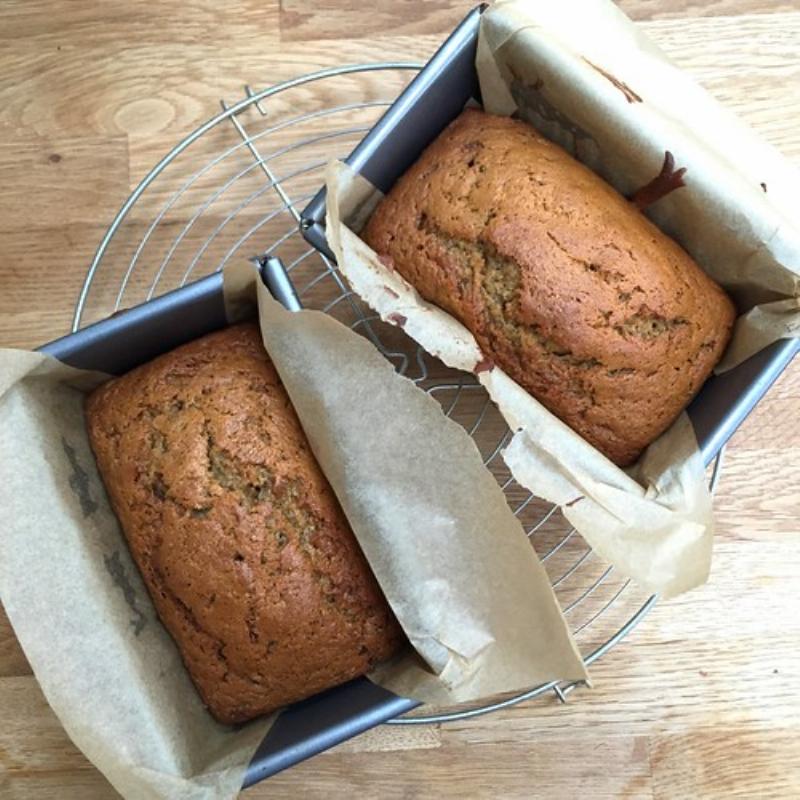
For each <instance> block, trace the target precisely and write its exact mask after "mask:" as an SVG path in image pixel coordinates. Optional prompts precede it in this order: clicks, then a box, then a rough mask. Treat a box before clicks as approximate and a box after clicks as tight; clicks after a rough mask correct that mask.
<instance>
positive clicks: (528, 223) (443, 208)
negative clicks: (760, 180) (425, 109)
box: [363, 110, 735, 465]
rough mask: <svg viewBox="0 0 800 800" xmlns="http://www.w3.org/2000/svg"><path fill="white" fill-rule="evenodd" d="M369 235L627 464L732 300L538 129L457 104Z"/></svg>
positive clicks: (554, 406)
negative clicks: (461, 109) (456, 114)
mask: <svg viewBox="0 0 800 800" xmlns="http://www.w3.org/2000/svg"><path fill="white" fill-rule="evenodd" d="M363 238H364V240H365V241H366V242H367V243H368V244H369V245H370V246H371V247H372V248H373V250H375V251H376V252H377V253H378V254H379V255H380V256H382V257H384V258H386V259H387V263H391V264H393V265H394V267H395V268H396V269H397V271H398V272H399V273H400V274H401V275H402V276H403V277H404V278H406V280H408V281H409V282H410V283H411V284H413V285H414V286H415V287H416V289H417V290H418V291H419V293H420V294H421V295H422V296H423V297H424V298H425V299H427V300H429V301H431V302H433V303H436V304H437V305H438V306H440V307H441V308H443V309H444V310H445V311H447V312H448V313H450V314H452V315H453V316H454V317H456V318H457V319H459V320H460V321H461V322H462V323H463V324H464V325H465V326H466V327H467V328H469V330H470V331H472V333H473V335H474V336H475V338H476V339H477V341H478V344H479V345H480V347H481V349H482V350H483V352H484V353H485V354H486V355H487V356H488V357H489V358H490V359H491V360H492V361H494V362H495V363H496V364H497V365H498V366H500V367H501V368H502V369H503V370H504V371H505V372H507V373H508V374H509V375H510V376H511V377H512V378H513V379H514V380H515V381H517V382H518V383H519V384H520V385H521V386H523V387H524V388H525V389H526V390H527V391H528V392H530V393H531V394H532V395H533V396H534V397H536V398H538V399H539V400H540V401H541V402H542V403H543V404H544V405H545V406H546V407H547V408H548V409H550V411H552V412H553V413H554V414H556V415H557V416H558V417H560V418H561V419H562V420H564V422H566V423H567V424H568V425H570V426H571V427H572V428H573V429H574V430H575V431H577V432H578V433H579V434H581V435H582V436H583V437H584V438H585V439H586V440H587V441H589V442H590V443H591V444H592V445H594V446H595V447H597V448H598V449H599V450H600V451H601V452H603V453H605V455H607V456H608V457H609V458H610V459H611V460H612V461H614V462H616V463H617V464H620V465H626V464H630V463H632V462H633V461H635V460H636V459H637V458H638V456H639V455H640V453H641V451H642V450H643V449H644V448H645V447H646V446H647V445H648V444H649V443H650V442H652V441H653V440H654V439H655V438H656V437H658V436H659V434H661V433H662V432H663V431H664V430H665V429H666V428H667V427H669V425H670V424H671V423H672V421H673V420H674V419H675V417H676V416H677V415H678V414H679V413H680V411H681V410H682V409H683V408H684V407H685V406H686V404H687V403H688V402H689V400H690V399H691V398H692V397H693V396H694V395H695V393H696V392H697V391H698V389H699V388H700V386H701V385H702V384H703V382H704V381H705V379H706V378H707V377H708V375H709V374H710V372H711V370H712V368H713V366H714V364H715V363H716V362H717V361H718V360H719V358H720V356H721V355H722V352H723V350H724V349H725V346H726V344H727V342H728V339H729V337H730V331H731V328H732V325H733V320H734V317H735V311H734V307H733V304H732V303H731V301H730V299H729V298H728V296H727V295H726V294H725V292H723V291H722V289H721V288H720V287H719V286H717V285H716V284H715V283H714V282H713V281H712V280H711V279H710V278H709V277H708V276H707V275H706V274H705V273H704V272H703V271H702V270H701V269H700V267H698V266H697V264H695V262H694V261H693V260H692V259H691V257H690V256H689V255H688V254H687V253H686V252H685V251H684V250H683V249H682V248H681V247H680V246H679V245H678V244H677V243H676V242H674V241H673V240H672V239H670V238H669V237H668V236H666V235H665V234H663V233H662V232H661V231H660V230H659V229H658V228H657V227H656V226H655V225H653V224H652V223H651V222H650V221H649V220H648V219H647V218H646V217H645V216H643V215H642V214H641V213H640V212H639V211H638V210H637V209H636V208H635V207H634V206H633V205H632V204H631V203H629V202H628V201H627V200H626V199H625V198H623V197H622V196H621V195H619V194H618V193H617V192H616V191H615V190H614V189H613V188H612V187H610V186H609V185H608V184H606V183H605V182H604V181H602V180H601V179H600V178H598V177H597V176H596V175H595V174H594V173H593V172H591V171H590V170H589V169H587V168H586V167H584V166H583V165H582V164H580V163H579V162H577V161H575V160H574V159H573V158H572V157H571V156H569V155H568V154H567V153H566V152H565V151H564V150H562V149H561V148H560V147H558V146H557V145H555V144H552V143H551V142H548V141H547V140H546V139H544V138H542V137H541V136H540V135H539V134H538V133H537V132H536V131H535V130H534V129H533V128H532V127H530V126H529V125H527V124H525V123H524V122H520V121H518V120H512V119H509V118H507V117H497V116H492V115H489V114H484V113H483V112H481V111H477V110H468V111H465V112H463V113H462V114H461V115H460V116H459V117H458V118H457V119H456V120H455V121H454V122H453V123H451V124H450V126H449V127H448V128H447V129H446V130H445V131H444V132H443V133H442V134H441V136H440V137H439V138H438V139H437V140H436V141H435V142H434V143H433V144H431V145H430V146H429V147H428V148H427V149H426V150H425V152H424V153H423V154H422V156H421V157H420V159H419V160H418V161H417V163H416V164H415V165H414V166H413V167H412V168H411V169H410V170H409V171H408V172H407V173H406V174H405V175H404V176H403V177H402V178H401V179H400V180H399V181H398V182H397V184H396V185H395V186H394V188H393V189H392V190H391V192H390V193H389V194H388V196H387V197H386V198H385V199H384V200H383V201H382V202H381V203H380V205H379V206H378V208H377V209H376V210H375V212H374V213H373V215H372V217H371V218H370V220H369V222H368V224H367V227H366V229H365V230H364V233H363Z"/></svg>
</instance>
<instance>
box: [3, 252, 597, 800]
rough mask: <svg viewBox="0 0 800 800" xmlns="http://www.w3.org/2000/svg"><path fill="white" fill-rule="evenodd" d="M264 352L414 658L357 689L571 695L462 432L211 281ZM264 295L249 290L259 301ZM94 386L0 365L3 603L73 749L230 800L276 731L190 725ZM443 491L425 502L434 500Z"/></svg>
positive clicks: (536, 592) (78, 375)
mask: <svg viewBox="0 0 800 800" xmlns="http://www.w3.org/2000/svg"><path fill="white" fill-rule="evenodd" d="M224 284H225V296H226V297H225V299H226V307H227V308H228V309H229V311H230V313H231V315H232V317H233V318H235V319H240V318H242V317H243V316H246V314H247V312H248V309H249V310H251V311H255V309H256V306H257V305H258V307H259V309H260V312H261V314H260V318H261V325H262V331H263V335H264V341H265V343H266V345H267V347H268V349H269V351H270V354H271V356H272V358H273V360H274V361H275V363H276V366H277V367H278V369H279V372H280V373H281V376H282V378H283V379H284V381H285V382H286V385H287V388H288V389H289V392H290V394H291V396H292V399H293V401H294V402H295V403H296V405H297V409H298V412H299V414H300V418H301V420H302V422H303V425H304V427H306V430H307V432H308V434H309V438H310V441H311V443H312V445H313V447H314V450H315V452H316V453H317V455H318V457H319V459H320V463H321V464H322V467H323V470H324V471H325V472H326V474H327V475H328V477H329V479H330V480H331V482H332V484H333V486H334V489H335V490H336V492H337V494H338V496H339V498H340V500H341V502H342V505H343V507H344V508H345V511H346V513H347V514H348V517H349V518H350V519H351V522H352V524H353V526H354V528H355V530H356V535H357V536H358V539H359V541H360V543H361V545H362V547H363V549H364V551H365V552H366V554H367V557H368V559H369V560H370V563H371V565H372V567H373V570H374V571H375V573H376V575H377V577H378V580H379V581H380V583H381V586H382V587H383V589H384V591H385V592H386V594H387V597H388V598H389V599H390V602H391V603H392V606H393V608H394V610H395V612H396V614H397V616H398V618H399V619H400V621H401V623H402V624H403V627H404V629H405V630H406V632H407V634H408V636H409V638H410V640H411V642H412V643H413V645H414V647H415V648H416V651H415V652H410V653H408V654H406V655H405V656H402V657H399V658H398V659H396V660H395V661H394V662H393V663H391V664H388V665H384V666H382V667H381V668H380V669H379V670H376V672H375V674H374V675H373V676H371V677H372V678H373V679H374V680H376V681H377V682H379V683H381V684H382V685H384V686H386V687H388V688H390V689H393V690H394V691H396V692H398V693H400V694H405V695H407V696H412V697H416V698H418V699H420V700H430V701H436V702H456V701H460V700H470V699H475V698H478V697H484V696H487V695H489V694H494V693H497V692H501V691H506V690H509V691H510V690H514V689H521V688H526V687H529V686H533V685H537V684H539V683H542V682H549V681H551V680H556V679H563V680H579V679H585V678H586V672H585V669H584V666H583V662H582V660H581V658H580V655H579V653H578V651H577V649H576V647H575V645H574V643H573V641H572V638H571V636H570V634H569V631H568V629H567V626H566V623H565V621H564V618H563V616H562V615H561V611H560V609H559V607H558V604H557V602H556V600H555V597H554V595H553V592H552V589H551V588H550V584H549V582H548V580H547V577H546V575H545V573H544V570H543V568H542V567H541V565H540V564H539V562H538V561H537V560H536V558H535V556H534V555H533V553H532V550H531V548H530V547H529V545H528V543H527V539H526V537H525V534H524V532H523V530H522V528H521V526H520V524H519V522H518V521H517V520H516V518H515V517H514V516H513V514H512V513H511V512H510V510H509V509H508V506H507V505H506V503H505V500H504V499H503V495H502V492H501V491H500V489H499V487H498V486H497V484H496V483H495V481H494V479H493V478H491V476H490V475H489V473H488V472H486V471H485V470H484V469H483V466H482V462H481V459H480V456H479V453H478V451H477V449H476V448H475V446H474V444H473V442H472V440H471V439H469V437H468V436H467V435H466V434H465V433H464V432H463V430H462V429H461V428H460V427H459V426H457V425H455V424H454V423H452V422H450V421H449V420H446V419H445V418H444V416H443V414H442V412H441V410H440V408H439V405H438V404H437V403H436V402H435V401H433V400H431V399H430V398H428V397H427V396H426V395H424V394H422V393H420V392H418V391H417V390H416V389H415V387H414V386H413V384H411V383H410V382H409V381H407V380H406V379H404V378H401V377H399V376H397V375H395V373H394V372H393V371H392V369H391V366H390V365H388V364H387V362H385V360H384V359H383V358H382V357H380V356H379V355H378V354H377V352H375V351H373V350H372V348H371V347H370V346H369V345H368V344H367V343H366V342H365V341H363V340H362V339H361V338H360V337H359V336H357V335H356V334H354V333H352V332H351V331H349V330H348V329H346V328H344V327H343V326H342V325H340V324H339V323H337V322H334V321H333V320H332V319H329V318H327V317H324V316H323V315H321V314H318V313H312V312H302V313H298V314H289V313H288V312H286V311H284V310H283V309H282V307H280V306H279V305H278V304H277V303H275V302H274V301H273V300H271V299H270V297H269V295H268V294H267V293H266V290H263V287H261V289H262V292H261V294H260V296H259V297H258V298H257V297H256V281H255V272H254V270H253V268H252V266H251V265H249V264H246V263H245V264H241V265H236V266H232V268H231V269H230V270H226V273H225V275H224ZM258 284H259V286H260V281H259V282H258ZM104 379H105V376H102V375H98V374H91V373H86V372H81V371H79V370H75V369H72V368H70V367H66V366H64V365H62V364H59V363H58V362H56V361H54V360H53V359H51V358H48V357H46V356H44V355H42V354H38V353H30V352H26V351H17V350H0V430H1V431H2V436H0V507H2V508H3V512H4V513H3V525H2V529H1V530H0V599H2V602H3V604H4V606H5V609H6V612H7V614H8V616H9V619H10V620H11V624H12V625H13V627H14V631H15V633H16V635H17V637H18V639H19V641H20V643H21V644H22V647H23V649H24V650H25V653H26V655H27V657H28V659H29V661H30V663H31V666H32V667H33V670H34V673H35V674H36V676H37V679H38V680H39V683H40V685H41V687H42V689H43V691H44V693H45V696H46V697H47V699H48V702H49V703H50V705H51V707H52V708H53V710H54V711H55V713H56V714H57V715H58V717H59V719H60V720H61V722H62V724H63V725H64V728H65V729H66V731H67V733H68V734H69V736H70V738H71V739H72V740H73V741H74V742H75V744H76V745H77V746H78V747H79V748H80V749H81V750H82V751H83V752H84V753H85V754H86V755H87V757H88V758H89V759H90V760H91V761H92V762H93V763H94V764H95V765H96V766H97V767H98V768H99V769H100V770H101V771H102V772H103V773H104V774H105V775H106V777H107V778H108V779H109V780H110V781H111V783H112V784H113V785H114V787H115V788H116V789H117V790H118V791H119V792H120V793H121V794H123V795H124V796H125V797H129V798H148V799H150V798H191V799H192V800H194V799H195V798H197V799H198V800H199V799H202V800H206V799H207V798H226V797H233V796H235V795H236V794H237V793H238V790H239V788H240V786H241V782H242V779H243V775H244V771H245V769H246V766H247V764H248V763H249V761H250V759H251V757H252V755H253V753H254V751H255V749H256V747H257V746H258V744H259V743H260V741H261V740H262V739H263V737H264V735H265V733H266V731H267V730H268V728H269V726H270V725H271V724H272V721H273V720H274V716H273V717H270V718H267V719H262V720H256V721H254V722H252V723H250V724H248V725H246V726H243V727H241V728H237V729H234V728H228V727H225V726H222V725H219V724H217V723H216V722H215V721H214V720H213V719H212V717H211V716H210V715H209V714H208V713H207V711H206V710H205V709H204V707H203V705H202V703H201V701H200V699H199V696H198V695H197V693H196V691H195V689H194V687H193V686H192V684H191V681H190V679H189V677H188V673H187V672H186V671H185V669H184V667H183V665H182V663H181V660H180V656H179V654H178V651H177V648H176V647H175V645H174V643H173V642H172V640H171V638H170V637H169V635H168V634H167V633H166V631H165V630H164V629H163V628H162V626H161V625H160V623H159V622H158V619H157V617H156V615H155V611H154V609H153V607H152V604H151V602H150V599H149V596H148V594H147V591H146V589H145V587H144V584H143V583H142V581H141V578H140V577H139V574H138V572H137V569H136V567H135V565H134V563H133V561H132V559H131V557H130V555H129V553H128V550H127V546H126V544H125V540H124V537H123V536H122V534H121V532H120V530H119V527H118V524H117V521H116V518H115V517H114V515H113V513H112V511H111V509H110V506H109V504H108V501H107V499H106V495H105V492H104V489H103V486H102V482H101V481H100V478H99V476H98V474H97V471H96V467H95V462H94V458H93V456H92V453H91V450H90V447H89V443H88V439H87V436H86V431H85V426H84V420H83V397H84V394H85V393H86V392H87V391H89V390H91V389H92V388H93V387H94V386H96V385H97V384H98V383H100V382H101V381H102V380H104ZM434 484H438V488H436V487H435V486H434Z"/></svg>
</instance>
